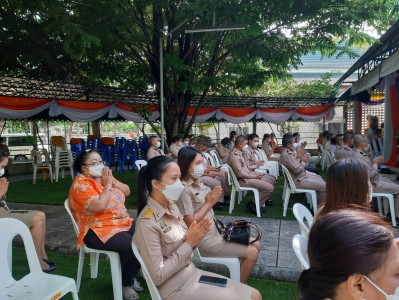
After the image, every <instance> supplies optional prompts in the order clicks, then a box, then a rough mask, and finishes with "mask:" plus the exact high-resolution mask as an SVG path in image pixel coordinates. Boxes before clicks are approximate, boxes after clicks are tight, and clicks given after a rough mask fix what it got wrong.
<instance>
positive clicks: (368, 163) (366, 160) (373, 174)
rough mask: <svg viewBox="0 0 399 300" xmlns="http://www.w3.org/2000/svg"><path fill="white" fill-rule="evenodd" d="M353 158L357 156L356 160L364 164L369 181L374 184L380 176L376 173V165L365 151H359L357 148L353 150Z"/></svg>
mask: <svg viewBox="0 0 399 300" xmlns="http://www.w3.org/2000/svg"><path fill="white" fill-rule="evenodd" d="M353 158H357V159H358V160H360V161H362V162H364V163H365V164H366V166H367V170H368V172H369V177H370V182H371V183H373V184H376V183H377V181H378V178H379V176H380V175H379V174H378V165H373V162H372V161H371V159H370V157H369V156H368V155H367V154H366V153H364V152H362V151H360V150H359V149H357V148H355V149H354V150H353Z"/></svg>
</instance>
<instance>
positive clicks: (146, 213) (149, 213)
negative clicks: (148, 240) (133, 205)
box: [143, 207, 154, 219]
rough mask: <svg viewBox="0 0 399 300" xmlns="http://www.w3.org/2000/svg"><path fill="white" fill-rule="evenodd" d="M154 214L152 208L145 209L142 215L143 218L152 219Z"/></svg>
mask: <svg viewBox="0 0 399 300" xmlns="http://www.w3.org/2000/svg"><path fill="white" fill-rule="evenodd" d="M153 214H154V212H153V210H152V208H151V207H150V208H147V209H146V210H145V211H144V213H143V218H146V219H149V218H151V217H152V215H153Z"/></svg>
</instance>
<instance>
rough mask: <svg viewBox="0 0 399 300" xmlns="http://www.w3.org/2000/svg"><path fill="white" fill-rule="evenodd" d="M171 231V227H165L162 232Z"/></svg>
mask: <svg viewBox="0 0 399 300" xmlns="http://www.w3.org/2000/svg"><path fill="white" fill-rule="evenodd" d="M171 230H172V227H170V226H169V227H166V228H165V229H164V230H163V233H168V232H169V231H171Z"/></svg>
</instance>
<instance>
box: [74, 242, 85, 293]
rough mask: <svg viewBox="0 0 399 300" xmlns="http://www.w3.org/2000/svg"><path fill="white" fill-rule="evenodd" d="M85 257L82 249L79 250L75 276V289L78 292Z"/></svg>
mask: <svg viewBox="0 0 399 300" xmlns="http://www.w3.org/2000/svg"><path fill="white" fill-rule="evenodd" d="M84 259H85V253H84V251H83V249H80V251H79V262H78V275H77V277H76V289H77V291H78V292H79V289H80V282H81V281H82V271H83V263H84Z"/></svg>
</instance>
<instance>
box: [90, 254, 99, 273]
mask: <svg viewBox="0 0 399 300" xmlns="http://www.w3.org/2000/svg"><path fill="white" fill-rule="evenodd" d="M98 257H99V255H98V253H95V252H91V253H90V268H91V278H97V274H98Z"/></svg>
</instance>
